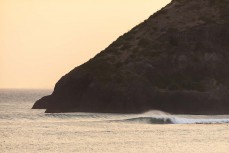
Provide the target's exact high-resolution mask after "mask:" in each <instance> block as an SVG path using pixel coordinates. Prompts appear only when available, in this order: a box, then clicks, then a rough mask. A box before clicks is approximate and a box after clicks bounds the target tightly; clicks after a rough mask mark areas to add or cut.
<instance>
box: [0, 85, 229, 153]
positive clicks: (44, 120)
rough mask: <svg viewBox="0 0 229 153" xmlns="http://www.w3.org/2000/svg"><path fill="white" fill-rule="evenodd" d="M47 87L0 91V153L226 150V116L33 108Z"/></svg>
mask: <svg viewBox="0 0 229 153" xmlns="http://www.w3.org/2000/svg"><path fill="white" fill-rule="evenodd" d="M50 93H51V90H19V89H17V90H15V89H14V90H12V89H11V90H10V89H0V152H1V153H24V152H28V153H33V152H34V153H37V152H42V153H43V152H45V153H46V152H47V153H48V152H51V153H55V152H56V153H60V152H63V153H71V152H77V153H78V152H82V153H94V152H95V153H126V152H134V153H148V152H149V153H228V152H229V116H227V115H221V116H194V115H170V114H168V113H165V112H161V111H155V110H152V111H149V112H146V113H143V114H128V115H126V114H100V113H62V114H45V113H44V110H32V109H31V107H32V105H33V104H34V102H35V101H36V100H38V99H39V98H41V97H42V96H45V95H48V94H50Z"/></svg>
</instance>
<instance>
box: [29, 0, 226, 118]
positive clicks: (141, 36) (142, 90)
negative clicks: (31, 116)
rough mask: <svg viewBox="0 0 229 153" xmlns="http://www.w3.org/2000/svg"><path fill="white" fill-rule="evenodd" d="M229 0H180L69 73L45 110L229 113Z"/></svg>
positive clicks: (41, 102) (42, 104)
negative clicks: (156, 110)
mask: <svg viewBox="0 0 229 153" xmlns="http://www.w3.org/2000/svg"><path fill="white" fill-rule="evenodd" d="M228 14H229V2H228V1H226V0H221V1H212V0H193V1H189V0H173V1H172V2H171V3H170V4H169V5H167V6H166V7H165V8H163V9H162V10H160V11H159V12H157V13H155V14H154V15H152V16H151V17H150V18H149V19H148V20H146V21H144V22H143V23H141V24H140V25H138V26H136V27H135V28H133V29H132V30H131V31H129V32H128V33H126V34H124V35H123V36H121V37H119V38H118V39H117V40H116V41H115V42H113V43H112V44H111V45H110V46H108V47H107V48H106V49H105V50H104V51H102V52H100V53H99V54H98V55H96V56H95V57H94V58H93V59H91V60H89V61H88V62H86V63H85V64H83V65H81V66H79V67H76V68H75V69H73V70H72V71H71V72H69V73H68V74H66V75H65V76H63V77H62V78H61V79H60V80H59V81H58V82H57V84H56V86H55V89H54V92H53V93H52V94H51V95H50V96H46V97H44V98H42V99H40V100H38V101H37V102H36V103H35V104H34V106H33V109H46V113H61V112H100V113H142V112H145V111H148V110H151V109H154V110H155V109H158V110H162V111H165V112H169V113H174V114H207V115H211V114H212V115H213V114H214V115H216V114H218V115H221V114H229V68H228V65H229V44H228V40H229V29H228V27H229V17H228Z"/></svg>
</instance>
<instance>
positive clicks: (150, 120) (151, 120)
mask: <svg viewBox="0 0 229 153" xmlns="http://www.w3.org/2000/svg"><path fill="white" fill-rule="evenodd" d="M125 121H127V122H135V123H136V122H138V123H147V124H226V123H229V119H224V118H223V119H207V118H198V119H196V118H195V119H194V118H182V117H173V116H157V117H137V118H130V119H126V120H125Z"/></svg>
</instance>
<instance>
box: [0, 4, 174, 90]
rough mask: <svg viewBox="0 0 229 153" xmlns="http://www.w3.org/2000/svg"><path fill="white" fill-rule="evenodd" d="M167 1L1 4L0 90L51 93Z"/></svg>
mask: <svg viewBox="0 0 229 153" xmlns="http://www.w3.org/2000/svg"><path fill="white" fill-rule="evenodd" d="M170 1H171V0H0V88H53V87H54V85H55V83H56V82H57V81H58V80H59V78H60V77H61V76H63V75H64V74H66V73H67V72H69V71H70V70H71V69H73V68H74V67H76V66H78V65H80V64H82V63H84V62H86V61H87V60H89V59H90V58H92V57H93V56H94V55H96V54H97V53H98V52H100V51H101V50H103V49H104V48H106V47H107V46H108V45H109V44H110V43H111V42H113V41H114V40H116V38H117V37H118V36H120V35H122V34H123V33H125V32H127V31H129V30H130V29H131V28H132V27H134V26H135V25H137V24H139V23H140V22H142V21H143V20H145V19H147V18H148V17H149V16H150V15H151V14H153V13H154V12H155V11H157V10H159V9H160V8H161V7H163V6H165V5H166V4H167V3H169V2H170Z"/></svg>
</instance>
